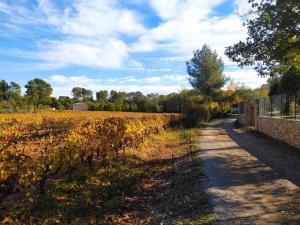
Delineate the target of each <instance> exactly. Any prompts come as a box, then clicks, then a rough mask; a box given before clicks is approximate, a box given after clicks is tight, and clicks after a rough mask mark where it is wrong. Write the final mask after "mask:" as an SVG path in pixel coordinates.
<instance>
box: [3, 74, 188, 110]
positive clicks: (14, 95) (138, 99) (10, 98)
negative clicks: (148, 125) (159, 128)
mask: <svg viewBox="0 0 300 225" xmlns="http://www.w3.org/2000/svg"><path fill="white" fill-rule="evenodd" d="M25 89H26V90H25V94H24V95H22V94H21V86H20V85H19V84H17V83H16V82H11V83H7V82H6V81H5V80H2V81H0V112H2V113H8V112H32V111H35V110H41V109H50V108H55V109H56V110H71V109H72V107H73V104H74V103H77V102H84V103H86V104H87V105H88V107H89V110H103V111H127V112H182V110H183V107H184V105H185V104H184V102H187V97H188V96H189V95H191V93H192V92H193V91H188V90H186V91H182V92H181V93H171V94H168V95H159V94H148V95H144V94H143V93H142V92H139V91H138V92H129V93H127V92H122V91H114V90H112V91H110V93H109V92H108V91H107V90H99V91H98V92H96V95H95V96H96V98H93V92H92V91H91V90H88V89H85V88H81V87H74V88H73V89H72V97H69V96H59V97H58V98H55V97H51V94H52V92H53V89H52V87H51V85H50V84H48V83H47V82H46V81H44V80H42V79H33V80H30V81H28V83H27V84H26V85H25Z"/></svg>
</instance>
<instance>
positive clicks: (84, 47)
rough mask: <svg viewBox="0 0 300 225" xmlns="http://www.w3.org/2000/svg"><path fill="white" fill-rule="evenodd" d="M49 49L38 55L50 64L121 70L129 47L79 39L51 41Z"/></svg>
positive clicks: (122, 44) (115, 42)
mask: <svg viewBox="0 0 300 225" xmlns="http://www.w3.org/2000/svg"><path fill="white" fill-rule="evenodd" d="M47 46H48V47H47V48H44V49H43V50H42V51H40V52H38V53H36V55H37V56H38V57H40V58H43V59H44V61H47V62H49V63H53V62H56V63H57V64H58V65H68V64H75V65H81V66H85V67H98V68H121V67H122V65H123V63H124V61H125V60H126V59H127V57H128V54H127V46H126V44H125V43H124V42H122V41H120V40H115V39H111V40H106V41H105V42H100V41H98V42H97V41H96V42H95V43H93V44H90V43H87V42H86V41H83V42H81V40H79V39H77V40H76V39H75V40H66V41H51V42H48V43H47Z"/></svg>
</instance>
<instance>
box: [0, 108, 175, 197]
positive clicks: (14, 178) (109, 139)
mask: <svg viewBox="0 0 300 225" xmlns="http://www.w3.org/2000/svg"><path fill="white" fill-rule="evenodd" d="M179 120H180V116H179V115H177V114H145V113H144V114H143V113H110V112H68V111H66V112H43V113H36V114H2V115H1V117H0V171H1V172H0V185H1V186H0V188H1V189H0V202H1V201H4V200H5V198H7V197H8V196H10V195H12V194H14V193H17V192H23V193H25V195H26V200H27V201H33V198H34V196H35V195H37V196H43V195H45V194H46V193H47V192H48V189H49V188H51V185H50V184H48V183H50V182H49V180H50V179H51V178H53V177H59V178H61V180H64V179H67V178H69V177H71V176H72V174H73V173H74V172H75V171H76V170H77V169H78V168H80V167H81V166H82V165H86V166H87V167H88V168H91V170H92V168H93V167H94V165H95V164H97V165H98V166H99V167H100V168H101V169H102V170H105V171H108V172H110V171H113V166H114V162H115V161H118V159H119V158H123V157H121V156H125V155H126V149H128V148H131V149H136V148H137V147H138V146H139V145H140V144H141V143H143V142H144V140H145V139H147V138H148V137H149V136H151V135H153V134H158V133H159V132H161V131H162V130H163V129H164V128H165V127H167V126H170V125H171V126H173V125H176V124H177V123H178V122H179ZM62 182H63V181H62Z"/></svg>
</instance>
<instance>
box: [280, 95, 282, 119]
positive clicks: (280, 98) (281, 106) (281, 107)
mask: <svg viewBox="0 0 300 225" xmlns="http://www.w3.org/2000/svg"><path fill="white" fill-rule="evenodd" d="M282 113H283V110H282V95H280V117H281V119H282Z"/></svg>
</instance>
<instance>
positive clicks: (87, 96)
mask: <svg viewBox="0 0 300 225" xmlns="http://www.w3.org/2000/svg"><path fill="white" fill-rule="evenodd" d="M72 95H73V97H74V99H76V100H77V101H91V100H93V92H92V91H91V90H87V89H85V88H81V87H74V88H73V89H72Z"/></svg>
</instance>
